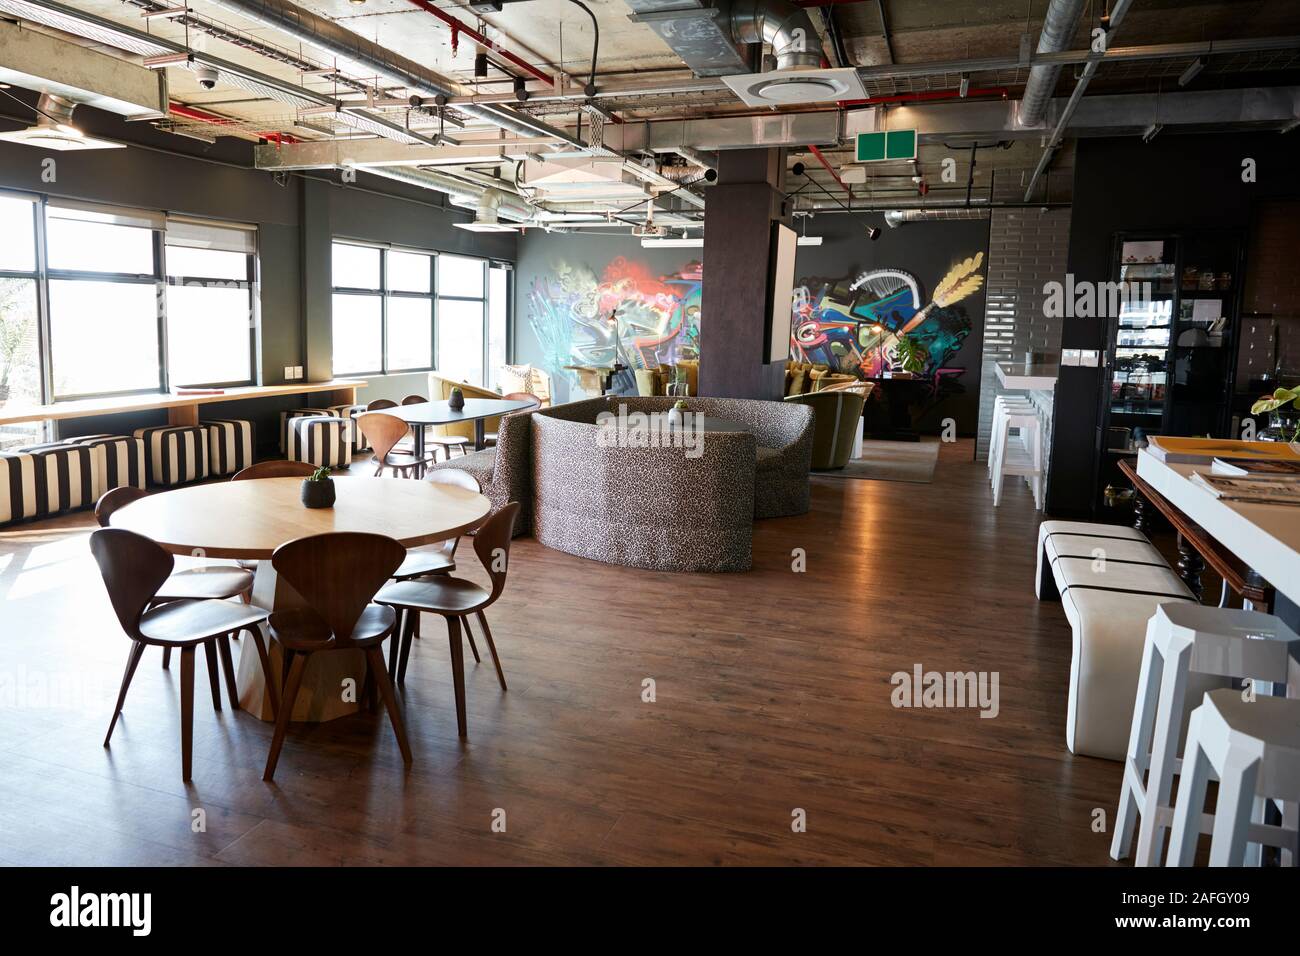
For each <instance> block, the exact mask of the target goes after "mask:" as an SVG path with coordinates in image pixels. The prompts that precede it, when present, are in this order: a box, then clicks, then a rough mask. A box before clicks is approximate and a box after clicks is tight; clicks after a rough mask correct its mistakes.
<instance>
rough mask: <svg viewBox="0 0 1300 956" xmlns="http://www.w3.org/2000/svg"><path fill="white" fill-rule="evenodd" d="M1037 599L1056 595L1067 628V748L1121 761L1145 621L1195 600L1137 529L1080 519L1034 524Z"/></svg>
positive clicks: (1074, 751)
mask: <svg viewBox="0 0 1300 956" xmlns="http://www.w3.org/2000/svg"><path fill="white" fill-rule="evenodd" d="M1034 590H1035V593H1036V594H1037V595H1038V599H1039V600H1040V601H1051V600H1056V599H1058V598H1059V599H1060V601H1061V606H1062V609H1063V610H1064V611H1065V617H1066V620H1068V621H1069V622H1070V629H1071V630H1072V631H1073V632H1074V653H1073V655H1072V657H1071V659H1070V687H1069V700H1068V704H1067V708H1066V720H1065V741H1066V744H1067V745H1068V746H1069V748H1070V751H1071V753H1076V754H1087V755H1088V756H1091V757H1104V758H1106V759H1108V760H1123V759H1124V755H1125V753H1126V752H1127V751H1128V738H1129V728H1130V726H1131V723H1132V718H1133V704H1134V701H1135V699H1136V696H1137V687H1138V676H1139V673H1140V671H1141V667H1142V650H1143V647H1144V646H1145V642H1146V630H1147V621H1148V620H1150V618H1151V616H1152V615H1153V614H1155V612H1156V608H1158V607H1159V606H1160V605H1161V604H1163V603H1165V602H1166V601H1192V602H1195V601H1196V598H1195V597H1194V596H1193V595H1192V592H1191V591H1189V590H1188V589H1187V585H1185V584H1184V583H1183V582H1182V580H1181V579H1180V578H1179V577H1178V575H1177V574H1175V573H1174V572H1173V570H1172V569H1171V568H1170V567H1169V565H1168V563H1167V562H1166V561H1165V559H1164V557H1162V556H1161V554H1160V552H1159V551H1157V550H1156V549H1155V547H1154V546H1152V544H1151V542H1150V541H1148V540H1147V539H1146V536H1145V535H1144V534H1142V532H1140V531H1136V530H1134V529H1133V528H1127V527H1123V526H1121V525H1110V524H1092V523H1088V522H1083V521H1044V522H1043V523H1042V524H1040V525H1039V526H1038V574H1037V579H1036V581H1035V588H1034Z"/></svg>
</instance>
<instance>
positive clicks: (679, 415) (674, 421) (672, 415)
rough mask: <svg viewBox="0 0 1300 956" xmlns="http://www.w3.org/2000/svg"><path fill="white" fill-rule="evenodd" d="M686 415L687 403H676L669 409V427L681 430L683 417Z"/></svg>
mask: <svg viewBox="0 0 1300 956" xmlns="http://www.w3.org/2000/svg"><path fill="white" fill-rule="evenodd" d="M685 414H686V403H685V402H683V401H680V400H678V401H676V402H674V403H673V407H672V408H670V409H668V427H669V428H681V427H682V423H683V416H684V415H685Z"/></svg>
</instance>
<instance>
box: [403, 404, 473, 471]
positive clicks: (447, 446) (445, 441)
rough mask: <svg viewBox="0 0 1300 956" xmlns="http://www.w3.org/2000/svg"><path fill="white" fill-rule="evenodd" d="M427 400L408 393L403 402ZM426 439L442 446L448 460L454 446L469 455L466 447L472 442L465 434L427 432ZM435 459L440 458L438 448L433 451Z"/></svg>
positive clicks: (463, 453) (444, 455)
mask: <svg viewBox="0 0 1300 956" xmlns="http://www.w3.org/2000/svg"><path fill="white" fill-rule="evenodd" d="M427 401H428V399H427V398H425V397H424V396H423V395H407V396H406V398H404V399H402V404H403V405H419V404H421V403H423V402H427ZM424 440H425V442H426V443H427V442H433V444H434V445H436V446H440V447H441V448H442V454H443V457H444V458H445V459H446V460H447V461H451V450H452V449H453V448H459V449H460V453H461V454H462V455H468V454H469V452H468V451H466V450H465V449H466V447H467V446H468V445H470V444H471V442H470V440H469V439H468V438H466V437H465V436H464V435H429V434H428V433H427V432H426V434H425V439H424ZM433 460H434V461H437V460H438V451H437V449H436V448H435V449H434V452H433Z"/></svg>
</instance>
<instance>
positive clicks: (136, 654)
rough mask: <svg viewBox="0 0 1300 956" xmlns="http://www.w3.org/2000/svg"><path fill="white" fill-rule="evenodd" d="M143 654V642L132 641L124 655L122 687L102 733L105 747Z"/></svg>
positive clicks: (120, 713)
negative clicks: (110, 718) (105, 730)
mask: <svg viewBox="0 0 1300 956" xmlns="http://www.w3.org/2000/svg"><path fill="white" fill-rule="evenodd" d="M168 650H170V648H168ZM143 656H144V642H143V641H132V642H131V651H130V653H129V654H127V655H126V671H125V672H124V673H123V674H122V689H121V690H119V691H118V692H117V706H116V707H114V708H113V719H112V720H110V721H109V722H108V733H106V734H105V735H104V746H105V747H107V746H108V741H109V738H110V737H112V736H113V728H114V727H116V726H117V718H118V717H120V716H121V715H122V705H123V704H125V703H126V690H127V688H128V687H130V686H131V678H132V677H134V676H135V669H136V667H138V666H139V664H140V658H141V657H143Z"/></svg>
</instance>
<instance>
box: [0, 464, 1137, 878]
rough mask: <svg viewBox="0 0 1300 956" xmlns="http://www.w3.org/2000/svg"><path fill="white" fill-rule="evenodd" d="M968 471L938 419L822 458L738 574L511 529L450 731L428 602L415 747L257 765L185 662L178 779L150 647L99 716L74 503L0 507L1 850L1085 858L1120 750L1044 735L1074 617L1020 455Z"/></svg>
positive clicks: (362, 720)
mask: <svg viewBox="0 0 1300 956" xmlns="http://www.w3.org/2000/svg"><path fill="white" fill-rule="evenodd" d="M984 476H985V469H984V466H983V465H982V464H979V463H975V462H972V461H971V448H970V444H969V443H968V442H961V443H957V444H955V445H948V446H945V447H944V448H943V449H942V455H941V459H940V463H939V466H938V469H937V472H936V475H935V480H934V482H933V483H932V484H928V485H922V484H904V483H898V482H881V481H850V480H838V479H829V478H816V479H814V481H813V508H812V511H811V513H810V514H808V515H805V516H801V517H797V518H785V519H778V520H770V521H763V522H760V523H759V524H758V525H757V527H756V530H755V537H754V550H755V560H754V565H755V567H754V570H753V571H752V572H751V573H748V574H740V575H716V576H707V575H676V574H666V573H652V572H646V571H638V570H632V569H628V568H618V567H610V566H606V565H602V564H597V563H593V562H590V561H584V560H581V559H579V558H574V557H570V556H568V555H564V554H560V553H559V552H555V551H549V550H546V549H544V548H542V547H540V546H539V545H537V544H536V543H535V542H533V541H532V540H531V539H528V538H524V539H519V540H517V541H516V542H515V548H516V551H515V552H514V556H513V560H512V562H511V572H510V582H509V586H508V587H507V590H506V593H505V595H504V597H503V598H502V599H501V601H500V603H499V604H498V605H497V606H496V607H495V608H493V610H492V613H491V618H490V619H491V622H492V625H493V630H494V633H495V635H496V638H497V643H498V647H499V648H500V650H501V653H502V657H503V660H504V663H505V668H506V673H507V676H508V678H509V680H510V691H509V692H508V693H505V694H503V693H501V691H500V690H499V688H498V687H497V684H496V679H495V674H494V673H493V670H492V665H491V663H490V661H485V663H484V664H482V665H479V666H477V667H474V666H473V662H472V659H469V658H468V655H467V659H468V660H469V663H470V667H471V671H470V673H469V675H468V678H467V684H468V698H469V733H470V738H469V741H468V743H467V744H464V745H462V744H461V743H460V742H459V741H458V739H457V736H456V721H455V714H454V710H453V705H452V693H451V676H450V668H449V664H448V654H447V642H446V639H445V637H444V634H445V631H444V630H443V629H442V626H441V622H440V621H439V620H437V619H433V618H426V620H425V622H424V625H423V627H424V633H425V637H424V639H423V640H421V641H419V642H417V644H416V645H415V649H414V651H413V654H412V660H411V665H410V672H409V675H408V678H407V685H406V692H405V706H406V715H407V724H408V727H409V730H410V734H411V737H412V747H413V749H414V751H415V765H414V767H413V768H412V770H411V771H410V772H409V773H407V774H403V772H402V764H401V758H400V755H399V754H398V750H397V745H396V742H395V740H394V739H393V735H392V732H391V729H390V728H389V727H388V726H387V722H386V720H382V719H381V718H377V717H372V716H370V715H368V714H367V715H361V716H356V717H351V718H347V719H344V720H340V721H335V722H332V723H328V724H318V725H306V724H304V725H294V727H293V730H292V732H291V734H290V737H289V740H288V743H287V744H286V747H285V751H284V754H283V756H282V757H281V760H280V766H279V770H278V772H277V777H276V781H275V783H274V784H273V785H268V784H264V783H263V782H262V780H261V779H260V774H261V769H262V765H263V762H264V761H265V758H266V752H267V747H268V744H269V741H270V736H271V727H270V725H268V724H263V723H261V722H259V721H257V720H255V719H253V718H252V717H250V716H249V715H247V714H244V713H232V712H231V711H230V710H229V709H227V710H226V711H224V712H222V713H221V714H214V713H213V712H212V709H211V706H210V703H209V701H208V697H207V694H206V692H205V691H202V690H201V691H200V692H199V693H198V695H197V697H196V708H195V710H196V714H195V725H196V726H195V735H194V744H195V754H194V780H193V783H192V784H191V785H189V786H186V785H184V784H182V783H181V780H180V753H179V731H178V727H179V722H178V700H177V697H178V693H177V687H176V680H177V676H178V672H177V671H176V670H175V669H174V668H173V670H172V671H171V672H167V671H163V670H162V669H161V668H160V666H159V653H158V652H157V651H151V652H149V653H148V654H147V655H146V657H145V660H144V661H143V662H142V664H141V667H140V670H139V673H138V674H137V676H136V680H135V684H134V686H133V687H132V690H131V696H130V698H129V699H128V701H127V705H126V709H125V711H124V714H123V719H122V722H121V723H120V724H119V726H118V729H117V731H116V733H115V736H114V739H113V746H112V749H111V750H105V749H104V748H103V747H101V745H100V743H101V741H102V739H103V734H104V729H105V727H106V724H107V721H108V717H109V714H110V712H111V706H112V701H113V698H114V695H115V693H116V688H117V682H118V680H119V679H120V674H121V668H122V665H123V664H124V662H125V659H126V652H127V647H128V645H127V641H126V639H125V638H124V637H123V636H122V634H121V632H120V630H119V629H118V626H117V624H116V622H115V620H114V618H113V616H112V613H111V611H110V608H109V605H108V601H107V597H106V595H105V593H104V590H103V586H102V584H101V583H100V580H99V577H98V574H97V572H96V569H95V566H94V563H93V561H92V560H91V558H90V555H89V553H88V549H87V546H86V535H87V533H88V531H89V530H90V528H91V525H92V519H91V518H90V516H89V515H88V514H84V513H83V514H79V515H74V516H70V517H67V518H63V519H60V520H57V521H52V522H45V523H41V524H28V525H23V526H19V527H18V528H15V529H11V530H7V531H0V594H2V595H3V604H2V605H0V862H4V863H14V864H215V865H220V864H322V865H349V864H384V863H396V864H547V863H577V864H584V863H591V864H787V863H797V864H956V865H965V864H1062V863H1081V864H1091V865H1103V864H1106V863H1108V862H1109V860H1108V857H1107V853H1106V850H1107V845H1108V841H1109V836H1108V835H1107V834H1104V833H1094V832H1093V830H1092V826H1091V824H1092V811H1093V809H1094V808H1096V807H1101V808H1103V809H1104V810H1105V811H1106V814H1107V818H1109V817H1111V816H1112V815H1113V813H1114V808H1115V802H1116V798H1117V796H1118V792H1119V780H1120V767H1119V765H1118V764H1115V763H1109V762H1105V761H1099V760H1093V759H1089V758H1083V757H1078V758H1076V757H1073V756H1071V755H1070V753H1069V752H1068V751H1067V750H1066V748H1065V743H1064V732H1063V725H1064V720H1065V687H1066V679H1067V675H1068V671H1069V660H1070V634H1069V630H1068V628H1067V627H1066V626H1065V623H1064V619H1063V617H1062V615H1061V611H1060V608H1059V606H1056V605H1052V604H1042V605H1040V604H1039V603H1037V602H1036V601H1035V600H1034V596H1033V580H1032V579H1033V568H1034V542H1035V532H1036V527H1037V521H1038V516H1037V515H1036V513H1035V512H1034V510H1033V506H1032V502H1031V500H1030V497H1029V495H1028V492H1027V489H1025V488H1024V486H1023V484H1020V483H1015V486H1014V487H1011V488H1010V489H1009V490H1008V492H1007V494H1006V498H1005V500H1004V503H1003V505H1002V507H1000V508H999V509H997V510H996V511H995V510H994V509H993V508H992V507H991V502H990V496H989V491H988V486H987V483H986V481H985V477H984ZM796 548H801V549H803V550H804V552H806V555H807V570H806V571H805V572H803V573H796V572H794V571H792V569H791V565H792V556H791V555H792V551H793V550H794V549H796ZM466 557H469V554H468V552H466ZM465 563H466V564H472V563H473V562H472V559H471V560H470V561H467V562H465ZM468 573H469V576H471V577H478V578H484V579H485V577H486V576H485V575H483V574H482V572H481V569H479V568H477V567H474V568H472V569H471V570H469V572H468ZM918 663H919V664H921V665H922V666H923V667H924V668H925V669H926V670H938V671H967V670H975V671H997V672H998V674H999V686H1000V713H999V714H998V716H997V717H996V718H995V719H981V718H980V717H979V714H978V712H977V711H976V710H974V709H968V710H956V709H947V710H945V709H929V710H924V709H913V710H904V709H895V708H894V707H893V706H892V705H891V703H890V692H891V690H892V687H891V684H890V675H891V674H893V673H894V672H895V671H908V672H910V671H911V670H912V667H913V665H914V664H918ZM199 669H200V670H202V669H203V664H202V662H200V664H199ZM646 678H650V679H653V680H654V682H655V691H656V699H655V701H654V702H653V703H647V702H643V700H642V687H643V681H644V680H645V679H646ZM203 680H204V678H203V676H202V674H200V675H199V681H200V684H202V682H203ZM796 809H802V810H803V811H805V813H806V818H807V830H806V832H803V833H795V832H792V828H791V820H792V813H793V812H794V811H795V810H796ZM196 810H202V811H203V817H204V823H205V829H204V830H203V831H202V832H195V827H194V825H193V821H194V818H195V811H196ZM501 811H504V818H505V832H494V830H493V827H492V824H493V820H494V815H495V816H496V818H498V819H499V818H500V816H501Z"/></svg>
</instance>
